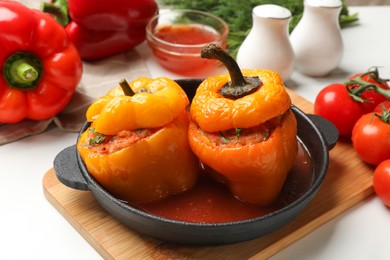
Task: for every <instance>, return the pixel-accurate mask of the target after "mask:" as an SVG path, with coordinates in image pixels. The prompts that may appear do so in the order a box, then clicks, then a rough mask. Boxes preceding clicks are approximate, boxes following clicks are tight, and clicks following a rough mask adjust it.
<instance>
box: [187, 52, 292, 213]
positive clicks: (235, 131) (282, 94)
mask: <svg viewBox="0 0 390 260" xmlns="http://www.w3.org/2000/svg"><path fill="white" fill-rule="evenodd" d="M201 54H202V57H204V58H213V59H219V60H220V61H221V62H222V63H224V64H225V66H226V67H227V68H228V70H229V74H230V75H221V76H215V77H210V78H208V79H206V80H205V81H203V82H202V84H201V85H200V86H199V87H198V89H197V92H196V94H195V97H194V98H193V100H192V104H191V108H190V114H191V122H190V126H189V142H190V145H191V148H192V150H193V152H194V153H195V154H196V155H197V157H198V158H199V159H200V160H201V161H202V163H203V164H205V165H207V166H208V167H210V168H211V169H212V170H213V173H212V175H213V176H214V177H215V178H217V179H218V180H219V181H223V182H224V183H226V185H227V186H228V187H229V189H230V190H231V192H232V194H233V195H234V196H236V197H237V198H238V199H240V200H242V201H245V202H249V203H256V204H259V205H269V204H271V203H272V202H274V201H275V199H276V198H277V197H278V195H279V193H280V191H281V189H282V187H283V185H284V183H285V180H286V177H287V175H288V172H289V171H290V170H291V168H292V166H293V164H294V161H295V157H296V154H297V149H298V145H297V137H296V134H297V122H296V118H295V116H294V114H293V112H292V111H291V110H290V105H291V99H290V97H289V95H288V93H287V92H286V90H285V87H284V85H283V80H282V79H281V77H280V76H279V75H278V74H277V73H275V72H273V71H270V70H243V71H242V72H241V71H240V69H239V67H238V65H237V63H236V62H235V61H234V59H233V58H232V57H230V56H229V55H228V54H226V53H225V52H223V51H222V50H221V49H220V48H219V47H218V46H216V45H214V44H210V45H207V47H205V48H204V49H203V50H202V53H201Z"/></svg>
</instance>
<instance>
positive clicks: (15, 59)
mask: <svg viewBox="0 0 390 260" xmlns="http://www.w3.org/2000/svg"><path fill="white" fill-rule="evenodd" d="M0 10H1V15H0V50H1V51H0V70H1V72H2V73H1V75H0V123H17V122H19V121H21V120H23V119H25V118H28V119H33V120H44V119H48V118H50V117H52V116H55V115H56V114H57V113H59V112H60V111H61V110H62V109H64V108H65V106H66V105H67V104H68V103H69V101H70V99H71V97H72V95H73V93H74V91H75V88H76V87H77V84H78V83H79V81H80V79H81V75H82V63H81V59H80V56H79V54H78V52H77V50H76V48H75V46H74V45H73V43H72V42H71V41H70V40H69V38H68V36H67V34H66V32H65V30H64V28H62V27H61V26H60V25H59V24H58V23H57V22H56V21H55V20H54V19H53V18H52V17H50V16H49V15H47V14H45V13H43V12H40V11H38V10H33V9H29V8H27V7H25V6H23V5H22V4H20V3H17V2H13V1H0Z"/></svg>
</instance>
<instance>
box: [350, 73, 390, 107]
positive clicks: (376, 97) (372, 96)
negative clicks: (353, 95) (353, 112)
mask: <svg viewBox="0 0 390 260" xmlns="http://www.w3.org/2000/svg"><path fill="white" fill-rule="evenodd" d="M358 77H361V80H363V81H365V82H367V83H370V84H375V85H377V86H378V87H380V88H382V89H390V87H389V85H388V84H387V81H386V80H384V79H381V78H380V77H379V75H378V70H377V69H375V70H372V71H369V72H366V73H357V74H355V75H352V76H351V77H349V78H348V79H349V80H353V79H356V78H358ZM349 87H351V88H356V87H358V85H354V84H352V85H350V86H349ZM360 97H361V98H363V99H364V100H365V108H366V112H367V113H370V112H372V111H373V110H374V108H375V107H376V106H377V105H378V104H380V103H382V102H384V101H386V100H387V97H386V96H384V95H382V94H380V93H377V92H375V91H374V90H366V91H364V92H363V93H362V94H361V95H360Z"/></svg>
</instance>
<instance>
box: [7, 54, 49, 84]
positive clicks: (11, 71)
mask: <svg viewBox="0 0 390 260" xmlns="http://www.w3.org/2000/svg"><path fill="white" fill-rule="evenodd" d="M42 71H43V69H42V65H41V63H40V61H39V60H38V59H37V58H36V57H35V56H33V55H31V54H28V53H23V52H18V53H15V54H13V55H11V56H10V57H9V58H8V59H7V60H6V61H5V63H4V67H3V75H4V79H5V80H6V82H7V84H8V85H9V86H10V87H13V88H19V89H22V90H30V89H33V88H35V86H36V85H37V84H38V81H39V79H40V76H41V74H42Z"/></svg>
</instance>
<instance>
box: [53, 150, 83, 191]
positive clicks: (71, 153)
mask: <svg viewBox="0 0 390 260" xmlns="http://www.w3.org/2000/svg"><path fill="white" fill-rule="evenodd" d="M53 168H54V171H55V173H56V176H57V179H58V180H59V181H60V182H61V183H62V184H64V185H66V186H68V187H70V188H73V189H77V190H89V188H88V183H87V182H86V181H85V179H84V177H83V174H82V173H81V171H80V168H79V165H78V163H77V156H76V146H75V145H72V146H69V147H67V148H65V149H64V150H62V151H61V152H60V153H59V154H57V156H56V157H55V158H54V162H53Z"/></svg>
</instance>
